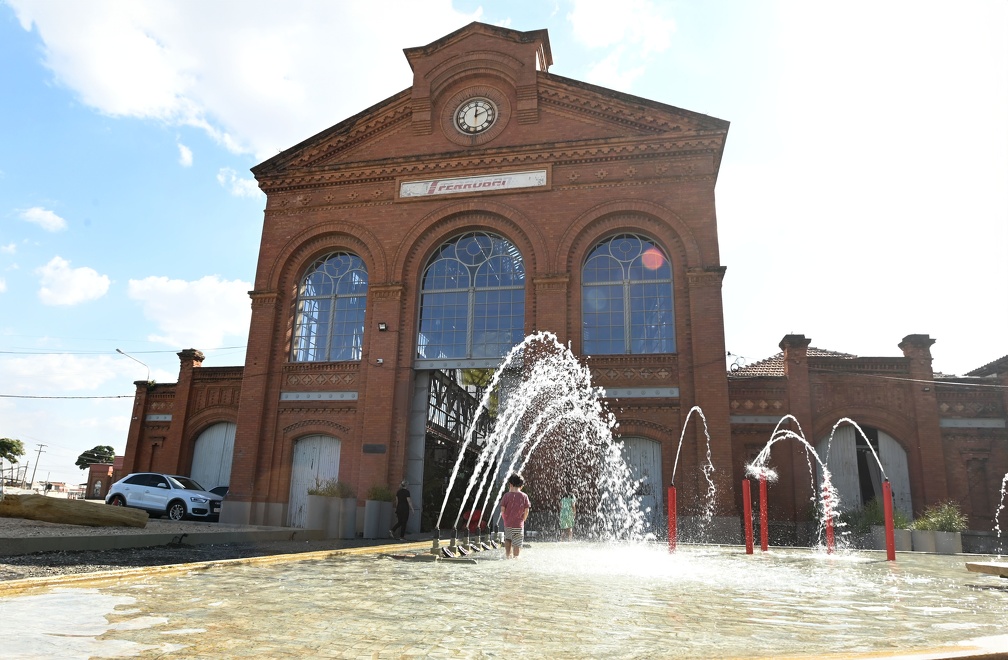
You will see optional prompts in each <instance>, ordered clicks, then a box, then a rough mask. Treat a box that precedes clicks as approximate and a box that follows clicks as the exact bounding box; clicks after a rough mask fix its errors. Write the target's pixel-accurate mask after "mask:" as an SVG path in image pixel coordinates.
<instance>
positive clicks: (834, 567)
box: [0, 541, 1008, 658]
mask: <svg viewBox="0 0 1008 660" xmlns="http://www.w3.org/2000/svg"><path fill="white" fill-rule="evenodd" d="M378 550H379V551H380V550H381V549H380V548H379V549H378ZM479 556H480V559H479V560H477V561H476V562H475V563H472V564H467V565H465V566H458V565H450V564H448V565H446V564H444V563H441V562H409V561H401V560H396V559H393V558H391V557H389V556H382V555H380V554H376V555H373V556H335V557H331V558H325V559H312V560H296V559H295V560H293V561H289V562H283V563H275V564H271V565H256V564H248V565H242V564H238V565H229V566H211V567H209V568H206V569H203V570H192V569H189V570H187V571H185V572H178V573H164V574H159V573H154V572H152V573H150V574H148V575H136V574H134V575H132V576H130V577H127V578H118V579H115V578H112V579H106V580H105V581H104V583H97V584H93V585H91V586H88V587H84V586H81V587H73V588H46V589H39V590H36V591H34V592H28V593H24V594H22V595H19V596H15V597H0V611H2V612H3V613H4V617H5V621H6V622H7V625H8V626H9V629H10V630H16V631H17V634H15V635H11V636H8V638H7V639H6V641H5V655H7V656H8V657H32V658H50V657H53V658H55V657H71V656H72V657H85V656H88V655H90V656H92V657H160V656H161V655H162V654H169V653H170V654H172V655H173V656H177V657H233V656H236V655H243V656H247V657H296V656H300V657H348V656H353V657H359V656H362V655H363V656H372V655H374V656H375V657H401V656H412V657H435V658H439V657H444V658H448V657H452V658H455V657H463V658H487V657H504V656H515V655H518V656H524V657H551V658H572V657H613V658H637V657H666V658H674V657H681V658H710V657H753V656H762V657H767V656H772V657H788V656H795V657H810V656H828V655H830V654H835V655H837V656H842V657H851V656H863V657H872V656H880V655H886V654H893V653H901V654H910V655H915V654H916V655H917V657H952V656H953V655H955V656H957V657H967V656H969V655H980V654H982V653H984V652H990V651H993V650H1004V649H1006V648H1008V637H1006V636H1004V631H1003V624H1004V621H1005V620H1006V618H1008V585H1004V584H1000V583H998V582H997V580H998V578H993V577H989V576H976V575H974V574H970V573H967V572H965V571H964V570H963V568H962V563H961V559H958V558H955V557H948V556H941V555H920V554H916V555H915V554H908V555H907V557H905V558H904V557H902V556H901V558H900V561H899V562H898V563H895V564H894V563H892V562H887V561H884V558H883V557H882V556H881V555H880V554H879V553H850V554H845V553H837V554H834V555H826V554H825V553H822V552H809V551H808V550H800V551H798V550H782V549H776V548H775V549H774V551H773V552H771V553H768V554H757V555H755V556H753V555H745V554H744V553H743V551H742V549H741V548H725V547H720V548H718V547H705V546H680V548H679V550H678V552H677V553H676V554H674V555H670V554H668V552H667V551H666V549H665V547H664V545H663V544H660V543H650V544H648V543H643V544H639V543H629V544H628V543H623V544H619V545H617V546H613V545H610V544H605V543H584V542H577V541H575V542H568V543H534V544H533V545H531V546H530V547H529V548H528V549H527V551H526V552H523V553H522V556H521V559H519V560H518V561H510V562H509V561H504V560H503V559H502V554H501V551H499V550H498V551H491V552H485V553H481V554H480V555H479ZM1001 582H1002V583H1003V582H1005V581H1003V580H1002V581H1001ZM40 613H44V616H40ZM929 654H930V655H929Z"/></svg>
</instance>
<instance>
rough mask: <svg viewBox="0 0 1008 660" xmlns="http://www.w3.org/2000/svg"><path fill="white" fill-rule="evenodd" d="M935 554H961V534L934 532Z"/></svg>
mask: <svg viewBox="0 0 1008 660" xmlns="http://www.w3.org/2000/svg"><path fill="white" fill-rule="evenodd" d="M934 535H935V552H937V553H938V554H941V555H958V554H960V553H962V534H960V533H959V532H935V533H934Z"/></svg>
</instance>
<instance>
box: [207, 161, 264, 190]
mask: <svg viewBox="0 0 1008 660" xmlns="http://www.w3.org/2000/svg"><path fill="white" fill-rule="evenodd" d="M217 183H219V184H221V186H223V187H224V188H225V189H226V190H227V191H228V192H229V193H231V194H232V195H234V196H235V197H258V196H260V195H262V194H263V193H262V191H261V190H259V184H258V183H256V180H255V179H252V178H248V179H243V178H241V177H240V176H238V173H237V172H235V171H234V170H233V169H231V168H230V167H222V168H221V169H220V171H219V172H217Z"/></svg>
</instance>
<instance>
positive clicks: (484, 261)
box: [417, 232, 525, 360]
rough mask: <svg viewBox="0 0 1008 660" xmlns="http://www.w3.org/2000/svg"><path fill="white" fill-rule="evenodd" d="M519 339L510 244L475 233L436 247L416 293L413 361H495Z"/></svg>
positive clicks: (520, 275) (521, 283)
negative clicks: (417, 318) (417, 322)
mask: <svg viewBox="0 0 1008 660" xmlns="http://www.w3.org/2000/svg"><path fill="white" fill-rule="evenodd" d="M524 335H525V266H524V264H523V262H522V257H521V254H520V253H519V252H518V249H517V248H516V247H515V246H514V244H512V243H511V242H510V241H508V240H506V239H504V238H501V237H500V236H494V235H493V234H485V233H481V232H476V233H472V234H466V235H465V236H462V237H460V238H456V239H453V240H451V241H448V242H447V243H445V244H444V245H442V246H441V247H440V248H439V249H438V250H437V252H436V253H435V254H434V256H433V257H431V260H430V262H429V263H428V264H427V268H426V270H424V274H423V282H422V286H421V291H420V334H419V336H418V338H417V357H418V358H420V359H427V360H443V359H449V358H458V359H467V358H499V357H503V356H504V355H506V354H507V352H508V351H509V350H511V348H512V347H513V346H514V345H515V344H518V343H519V342H521V340H522V338H523V337H524Z"/></svg>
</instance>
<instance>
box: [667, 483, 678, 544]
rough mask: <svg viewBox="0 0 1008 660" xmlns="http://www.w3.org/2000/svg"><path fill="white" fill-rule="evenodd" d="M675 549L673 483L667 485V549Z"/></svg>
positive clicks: (674, 497)
mask: <svg viewBox="0 0 1008 660" xmlns="http://www.w3.org/2000/svg"><path fill="white" fill-rule="evenodd" d="M675 549H676V495H675V484H672V485H671V486H669V487H668V551H669V553H670V554H671V553H673V552H675Z"/></svg>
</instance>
